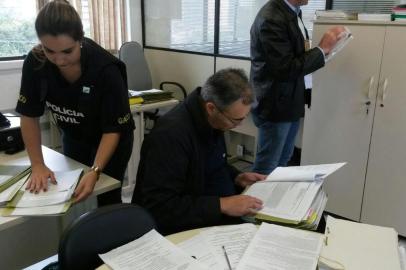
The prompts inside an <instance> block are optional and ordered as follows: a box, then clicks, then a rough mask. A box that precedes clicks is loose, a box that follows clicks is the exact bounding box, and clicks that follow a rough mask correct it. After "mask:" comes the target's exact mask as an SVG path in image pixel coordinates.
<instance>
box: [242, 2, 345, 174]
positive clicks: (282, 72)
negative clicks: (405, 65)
mask: <svg viewBox="0 0 406 270" xmlns="http://www.w3.org/2000/svg"><path fill="white" fill-rule="evenodd" d="M307 2H308V0H270V1H269V2H268V3H266V4H265V5H264V6H263V7H262V8H261V10H260V11H259V13H258V15H257V17H256V18H255V21H254V23H253V25H252V27H251V78H250V79H251V83H252V86H253V89H254V92H255V95H256V103H255V104H254V106H253V109H252V114H253V119H254V123H255V125H256V126H257V127H258V129H259V138H258V146H257V148H258V151H257V156H256V159H255V163H254V168H253V171H255V172H258V173H262V174H269V173H271V172H272V171H273V170H274V169H275V168H276V167H278V166H286V165H287V163H288V161H289V160H290V158H291V156H292V153H293V148H294V141H295V137H296V134H297V131H298V129H299V120H300V118H301V117H303V115H304V103H305V83H304V76H305V75H307V74H310V73H312V72H314V71H316V70H318V69H320V68H321V67H323V66H324V64H325V56H326V55H327V54H329V53H330V51H331V49H332V48H333V47H334V45H335V44H336V43H337V41H338V40H339V36H340V34H341V33H342V32H343V31H345V29H344V27H341V26H339V27H334V28H332V29H330V30H329V31H327V32H326V33H325V34H324V36H323V37H322V39H321V41H320V43H319V45H318V46H317V47H315V48H312V49H310V46H309V38H308V34H307V30H306V28H305V27H304V24H303V21H302V19H301V16H302V14H301V10H300V6H303V5H306V4H307Z"/></svg>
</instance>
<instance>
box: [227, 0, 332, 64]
mask: <svg viewBox="0 0 406 270" xmlns="http://www.w3.org/2000/svg"><path fill="white" fill-rule="evenodd" d="M266 2H268V0H221V2H220V4H221V7H220V44H219V54H221V55H232V56H243V57H249V55H250V28H251V25H252V22H253V21H254V19H255V17H256V15H257V13H258V11H259V10H260V9H261V7H262V6H263V5H265V4H266ZM325 8H326V0H312V1H309V3H308V4H307V5H306V6H302V7H301V9H302V12H303V22H304V23H305V25H306V28H307V29H308V31H309V35H310V37H311V36H312V35H311V34H312V30H313V19H314V13H315V11H316V10H318V9H325Z"/></svg>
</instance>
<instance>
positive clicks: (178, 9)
mask: <svg viewBox="0 0 406 270" xmlns="http://www.w3.org/2000/svg"><path fill="white" fill-rule="evenodd" d="M214 9H215V0H170V1H168V0H147V1H144V14H145V15H144V16H145V17H144V18H145V44H146V45H147V46H152V47H161V48H169V49H178V50H185V51H194V52H203V53H214V15H215V10H214Z"/></svg>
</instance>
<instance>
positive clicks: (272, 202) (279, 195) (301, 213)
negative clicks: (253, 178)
mask: <svg viewBox="0 0 406 270" xmlns="http://www.w3.org/2000/svg"><path fill="white" fill-rule="evenodd" d="M321 185H322V182H319V181H318V182H257V183H255V184H254V185H252V186H250V187H249V188H248V189H247V190H246V191H245V192H244V194H245V195H250V196H253V197H256V198H258V199H261V200H262V201H263V203H264V204H263V208H262V209H261V210H260V211H258V213H257V217H258V218H259V219H265V220H269V221H276V222H283V223H292V224H298V223H300V222H301V221H302V220H304V219H306V214H307V213H308V211H309V209H310V206H311V205H312V202H313V201H314V199H315V198H316V195H317V194H318V193H319V190H320V188H321Z"/></svg>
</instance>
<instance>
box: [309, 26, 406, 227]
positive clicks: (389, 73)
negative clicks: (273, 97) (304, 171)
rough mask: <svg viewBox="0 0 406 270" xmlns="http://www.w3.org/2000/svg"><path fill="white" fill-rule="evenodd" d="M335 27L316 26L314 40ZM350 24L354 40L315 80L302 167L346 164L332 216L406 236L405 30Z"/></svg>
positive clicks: (331, 186)
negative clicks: (404, 208) (390, 230)
mask: <svg viewBox="0 0 406 270" xmlns="http://www.w3.org/2000/svg"><path fill="white" fill-rule="evenodd" d="M334 23H337V22H316V23H315V27H314V34H313V38H314V42H316V43H317V42H318V40H320V38H321V36H322V34H323V33H324V32H325V30H327V29H328V28H330V27H332V26H333V24H334ZM345 24H346V26H347V27H348V28H349V29H350V30H351V32H352V33H353V35H354V40H352V41H351V42H350V44H349V45H348V46H347V47H346V48H345V49H344V50H343V51H341V52H340V53H339V54H338V55H337V56H336V58H334V59H333V60H332V61H331V62H329V63H327V64H326V66H325V67H324V68H323V69H321V70H319V71H317V72H316V73H315V74H314V77H313V80H314V82H313V96H312V107H311V109H310V110H307V111H306V116H305V122H304V134H303V149H302V164H317V163H330V162H339V161H347V162H348V164H347V166H345V167H344V168H343V169H341V170H339V171H338V172H337V173H335V174H333V175H332V176H331V177H329V178H328V179H327V182H326V184H325V187H326V191H327V193H328V196H329V201H328V204H327V211H329V212H332V213H335V214H338V215H340V216H344V217H347V218H350V219H353V220H358V221H362V222H366V223H372V224H378V225H384V226H391V227H395V228H396V229H397V230H398V232H399V233H400V234H402V235H406V215H405V211H404V210H403V207H404V206H405V205H406V173H403V171H406V170H404V168H405V167H406V87H405V83H404V82H406V72H405V71H406V25H400V24H395V23H386V24H379V23H359V22H345ZM402 79H403V80H402ZM382 99H383V101H382ZM368 104H369V105H368ZM381 104H383V106H381ZM403 140H405V142H403Z"/></svg>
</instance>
